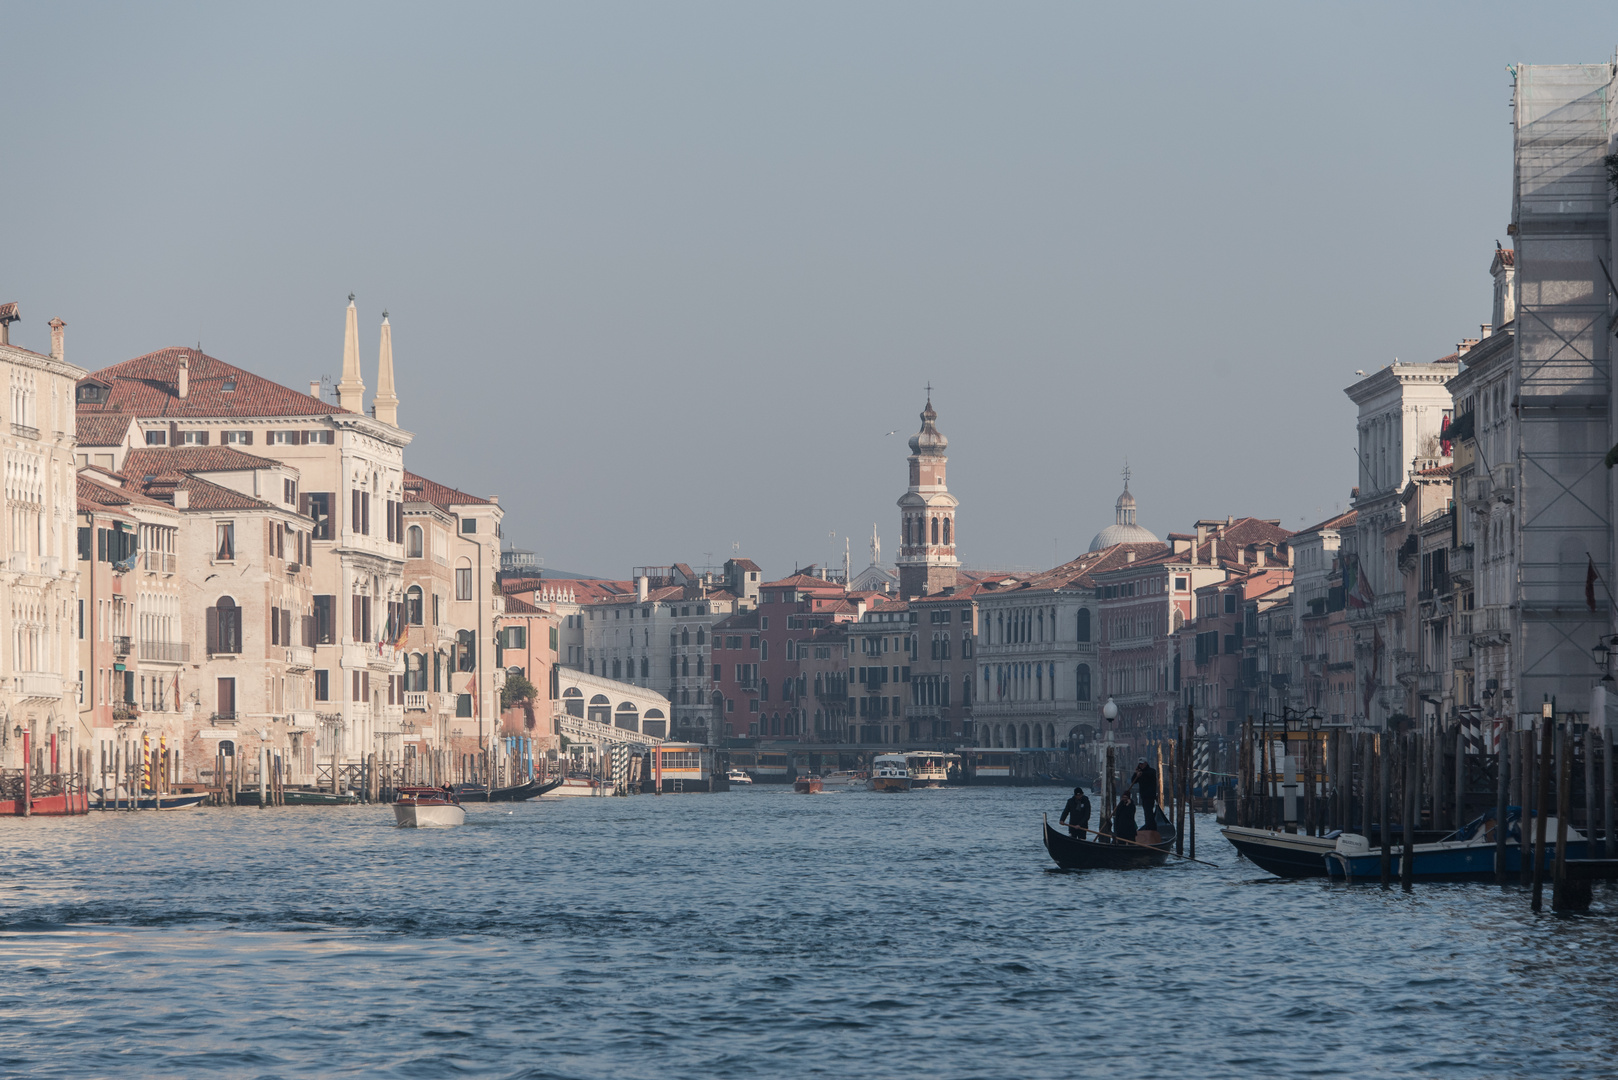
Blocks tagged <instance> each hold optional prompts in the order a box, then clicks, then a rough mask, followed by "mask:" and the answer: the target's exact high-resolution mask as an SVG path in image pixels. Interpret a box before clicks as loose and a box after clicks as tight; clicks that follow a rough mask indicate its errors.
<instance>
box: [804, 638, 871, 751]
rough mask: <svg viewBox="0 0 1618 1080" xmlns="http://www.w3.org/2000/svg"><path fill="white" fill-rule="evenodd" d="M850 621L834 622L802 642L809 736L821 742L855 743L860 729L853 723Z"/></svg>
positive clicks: (805, 706) (805, 705)
mask: <svg viewBox="0 0 1618 1080" xmlns="http://www.w3.org/2000/svg"><path fill="white" fill-rule="evenodd" d="M848 628H849V624H848V623H847V622H833V623H831V624H830V625H829V626H823V627H821V628H820V629H818V630H815V631H814V632H813V633H811V634H810V635H809V636H808V637H807V638H804V639H802V640H801V641H799V642H798V644H797V648H798V657H799V659H798V668H799V673H800V674H801V676H802V678H803V684H804V692H805V695H806V700H805V701H804V704H803V708H804V710H805V712H807V713H808V714H809V738H810V739H811V740H812V741H814V742H817V743H843V744H846V743H852V742H856V741H858V737H859V732H858V731H855V730H852V729H851V728H850V726H849V719H848V718H849V713H850V709H851V706H852V705H853V701H854V699H853V698H852V696H851V695H850V694H849V686H850V680H849V646H848Z"/></svg>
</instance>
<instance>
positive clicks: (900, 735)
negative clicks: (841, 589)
mask: <svg viewBox="0 0 1618 1080" xmlns="http://www.w3.org/2000/svg"><path fill="white" fill-rule="evenodd" d="M862 607H863V610H862V611H861V613H860V614H859V616H858V617H857V618H855V619H854V620H853V621H851V622H850V623H849V624H848V665H849V667H848V671H849V675H848V684H849V688H850V696H851V697H852V698H853V705H852V706H851V707H850V708H849V710H848V725H849V728H850V730H851V731H853V732H854V733H855V735H856V738H855V739H854V740H853V741H855V742H858V743H860V744H862V745H875V746H900V745H903V744H904V743H905V742H906V740H907V738H908V735H909V727H908V725H907V724H906V722H905V703H906V701H907V700H908V699H909V697H910V688H909V686H908V684H909V682H910V665H911V664H912V663H914V662H915V656H916V613H915V611H914V610H913V609H912V608H911V607H910V605H909V604H907V603H904V602H903V601H888V602H883V601H877V602H875V603H872V604H871V605H870V606H869V607H864V606H863V605H862Z"/></svg>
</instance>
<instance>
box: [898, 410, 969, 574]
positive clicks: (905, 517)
mask: <svg viewBox="0 0 1618 1080" xmlns="http://www.w3.org/2000/svg"><path fill="white" fill-rule="evenodd" d="M937 419H938V414H937V413H936V412H934V411H933V388H932V387H931V386H929V387H928V388H927V407H926V408H925V409H923V410H922V411H921V430H920V431H918V432H917V433H916V434H914V435H912V436H910V458H909V462H910V487H909V488H908V489H907V490H906V491H905V493H904V494H903V495H901V496H900V497H899V525H900V529H899V536H900V543H899V558H898V560H897V562H898V566H899V594H900V596H902V597H903V598H904V599H906V600H908V599H910V598H911V597H913V596H928V595H931V594H933V593H936V592H940V591H942V590H944V589H947V588H950V587H952V586H953V585H954V584H955V574H956V571H957V570H958V569H960V565H961V562H960V560H959V559H957V558H956V557H955V505H956V503H955V496H953V495H951V494H950V493H949V488H948V486H947V485H946V484H945V483H944V465H945V463H946V462H947V461H948V460H949V458H948V457H947V456H946V455H945V453H944V451H946V450H947V449H949V440H948V439H946V438H944V435H943V433H942V432H941V431H939V430H938V427H937V426H936V424H935V421H936V420H937Z"/></svg>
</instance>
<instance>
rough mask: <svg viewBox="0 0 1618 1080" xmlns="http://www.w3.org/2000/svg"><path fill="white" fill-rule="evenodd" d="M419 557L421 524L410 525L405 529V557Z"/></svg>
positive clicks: (420, 555)
mask: <svg viewBox="0 0 1618 1080" xmlns="http://www.w3.org/2000/svg"><path fill="white" fill-rule="evenodd" d="M421 557H422V554H421V526H420V525H412V526H410V528H408V529H406V530H405V558H407V559H419V558H421Z"/></svg>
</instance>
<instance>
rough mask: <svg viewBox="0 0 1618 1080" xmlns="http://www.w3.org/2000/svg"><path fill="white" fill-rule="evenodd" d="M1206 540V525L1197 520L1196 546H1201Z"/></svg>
mask: <svg viewBox="0 0 1618 1080" xmlns="http://www.w3.org/2000/svg"><path fill="white" fill-rule="evenodd" d="M1207 541H1208V526H1206V525H1204V524H1203V523H1202V522H1200V521H1199V522H1197V547H1201V546H1202V545H1203V544H1205V543H1207Z"/></svg>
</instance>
